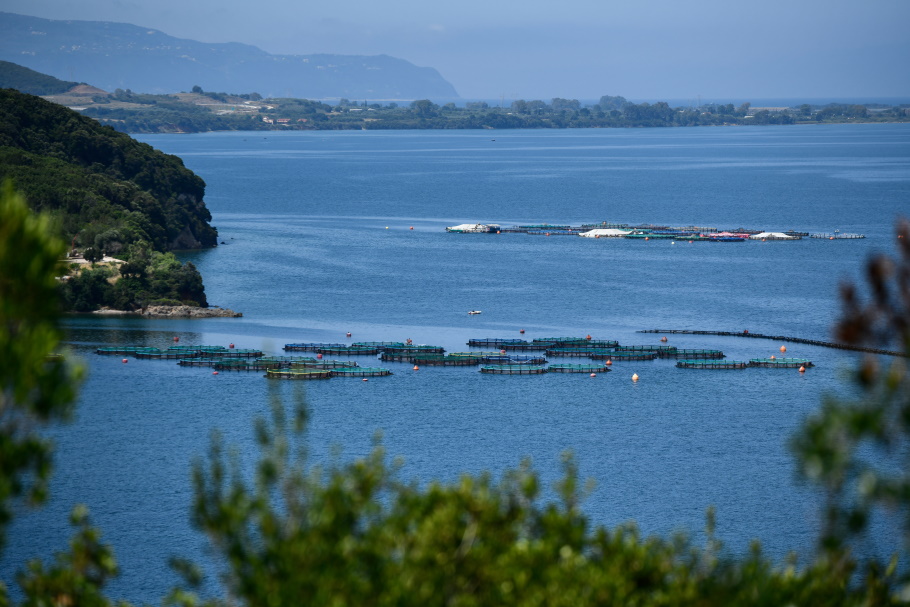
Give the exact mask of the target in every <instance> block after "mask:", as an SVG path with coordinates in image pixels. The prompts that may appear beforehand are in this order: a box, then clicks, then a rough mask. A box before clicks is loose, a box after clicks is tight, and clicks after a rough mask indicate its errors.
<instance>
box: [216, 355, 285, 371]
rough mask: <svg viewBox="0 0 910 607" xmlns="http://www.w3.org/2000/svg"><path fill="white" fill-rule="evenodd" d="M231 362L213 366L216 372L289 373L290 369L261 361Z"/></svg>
mask: <svg viewBox="0 0 910 607" xmlns="http://www.w3.org/2000/svg"><path fill="white" fill-rule="evenodd" d="M230 360H231V362H227V361H222V362H219V363H216V364H215V365H213V367H212V368H213V369H215V370H216V371H287V370H288V367H286V366H284V365H281V364H280V363H274V362H262V361H259V360H246V359H239V358H238V359H230Z"/></svg>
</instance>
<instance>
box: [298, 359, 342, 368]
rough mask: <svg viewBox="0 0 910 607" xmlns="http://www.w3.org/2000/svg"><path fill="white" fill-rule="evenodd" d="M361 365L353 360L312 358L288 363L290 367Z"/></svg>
mask: <svg viewBox="0 0 910 607" xmlns="http://www.w3.org/2000/svg"><path fill="white" fill-rule="evenodd" d="M359 366H360V365H358V364H357V363H356V362H354V361H353V360H312V361H301V362H293V363H289V364H288V365H287V367H288V368H290V369H350V368H353V367H359Z"/></svg>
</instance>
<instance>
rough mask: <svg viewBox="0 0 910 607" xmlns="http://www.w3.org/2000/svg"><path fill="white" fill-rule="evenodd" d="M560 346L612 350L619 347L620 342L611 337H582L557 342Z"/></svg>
mask: <svg viewBox="0 0 910 607" xmlns="http://www.w3.org/2000/svg"><path fill="white" fill-rule="evenodd" d="M555 345H556V346H558V347H562V346H566V347H572V348H588V349H589V350H610V349H613V348H617V347H619V342H618V341H614V340H610V339H580V340H577V341H575V340H573V341H561V342H557V343H556V344H555Z"/></svg>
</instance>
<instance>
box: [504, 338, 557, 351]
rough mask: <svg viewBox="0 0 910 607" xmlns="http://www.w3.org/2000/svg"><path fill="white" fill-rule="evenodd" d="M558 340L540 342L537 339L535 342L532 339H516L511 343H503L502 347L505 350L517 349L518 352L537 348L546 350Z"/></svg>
mask: <svg viewBox="0 0 910 607" xmlns="http://www.w3.org/2000/svg"><path fill="white" fill-rule="evenodd" d="M555 343H556V342H552V341H550V342H540V341H537V340H536V339H535V340H534V341H533V342H530V341H514V342H509V343H502V344H500V347H501V348H502V349H503V350H515V351H518V352H532V351H535V350H546V349H547V348H550V347H552V346H553V345H554V344H555Z"/></svg>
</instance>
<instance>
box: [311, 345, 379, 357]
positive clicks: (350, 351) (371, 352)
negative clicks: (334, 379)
mask: <svg viewBox="0 0 910 607" xmlns="http://www.w3.org/2000/svg"><path fill="white" fill-rule="evenodd" d="M316 353H317V354H332V355H338V354H347V355H349V356H375V355H376V354H379V348H358V347H355V346H341V347H340V348H338V347H331V348H316Z"/></svg>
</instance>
